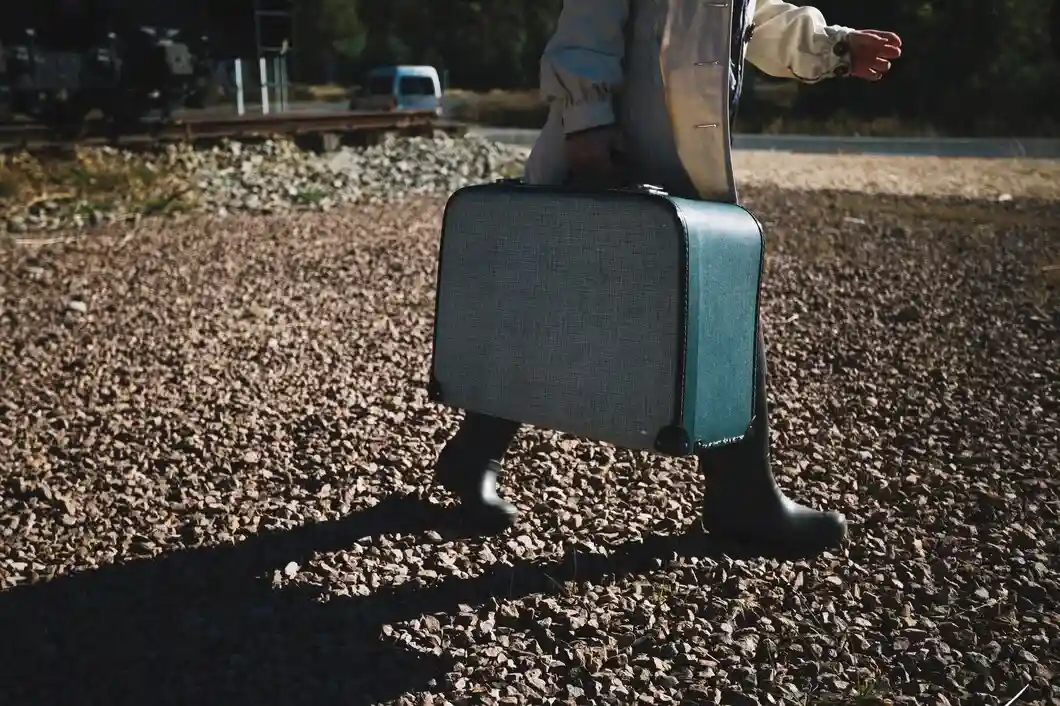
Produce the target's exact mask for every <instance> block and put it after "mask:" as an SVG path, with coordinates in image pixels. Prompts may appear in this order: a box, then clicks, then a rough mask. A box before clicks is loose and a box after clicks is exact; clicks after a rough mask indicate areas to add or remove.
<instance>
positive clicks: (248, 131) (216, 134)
mask: <svg viewBox="0 0 1060 706" xmlns="http://www.w3.org/2000/svg"><path fill="white" fill-rule="evenodd" d="M465 129H466V127H465V126H463V125H461V124H458V123H452V122H448V121H442V120H440V119H439V118H438V116H437V115H435V114H434V112H432V111H400V112H389V111H387V112H370V111H326V112H316V113H308V112H299V113H274V114H270V115H242V116H239V115H221V116H217V115H213V116H194V117H192V116H188V117H185V118H181V119H177V120H170V121H167V122H162V121H154V122H144V123H143V124H141V125H139V126H138V127H137V129H136V130H135V131H128V132H123V133H120V134H117V133H115V131H114V129H113V127H112V126H111V125H110V124H109V123H106V122H104V121H102V120H99V121H88V122H85V123H84V124H83V125H81V126H79V128H78V129H77V130H76V131H69V132H67V133H65V134H64V133H63V132H60V131H58V130H55V129H53V128H50V127H48V126H46V125H41V124H38V123H32V122H25V123H20V122H10V123H0V151H9V150H17V149H43V148H55V147H59V148H62V147H75V146H88V145H112V146H134V145H141V146H142V145H150V144H154V143H165V142H196V141H204V140H217V139H221V138H226V137H227V138H267V137H272V136H278V135H288V136H294V137H301V138H310V139H312V140H313V141H314V142H318V143H319V145H318V148H320V149H330V148H331V147H332V146H334V145H337V144H340V143H341V142H343V141H344V140H347V139H349V138H354V139H359V140H371V139H373V138H377V137H378V136H380V135H382V134H385V133H400V134H406V135H425V134H428V135H429V134H432V133H433V132H434V131H435V130H444V131H446V132H450V133H461V134H462V133H463V132H464V131H465Z"/></svg>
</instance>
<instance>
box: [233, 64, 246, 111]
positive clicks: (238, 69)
mask: <svg viewBox="0 0 1060 706" xmlns="http://www.w3.org/2000/svg"><path fill="white" fill-rule="evenodd" d="M233 63H234V64H235V73H236V114H237V115H243V113H244V112H245V110H246V109H245V107H244V105H243V60H242V59H236V60H235V62H233Z"/></svg>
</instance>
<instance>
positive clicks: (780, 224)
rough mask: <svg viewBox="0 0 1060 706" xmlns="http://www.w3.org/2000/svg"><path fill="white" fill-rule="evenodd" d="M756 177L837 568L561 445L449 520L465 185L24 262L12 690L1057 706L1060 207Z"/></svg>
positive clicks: (654, 477) (9, 311)
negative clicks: (441, 225)
mask: <svg viewBox="0 0 1060 706" xmlns="http://www.w3.org/2000/svg"><path fill="white" fill-rule="evenodd" d="M455 168H456V170H457V171H458V172H459V170H460V167H455ZM439 188H440V187H439ZM743 191H744V196H745V199H746V201H747V204H748V206H750V207H751V208H753V209H754V210H755V211H756V212H757V213H759V214H760V215H761V217H762V219H763V220H764V222H765V223H766V225H767V227H768V232H769V237H770V239H771V240H770V250H769V263H768V271H767V279H766V283H765V293H764V307H765V310H764V320H765V323H766V326H767V329H766V330H767V343H768V345H769V349H770V356H771V382H770V392H771V397H772V402H773V405H774V407H773V428H774V441H775V454H776V458H777V461H778V473H779V475H780V482H781V483H782V484H783V485H784V486H785V487H786V488H788V489H790V490H791V491H792V493H793V494H794V495H796V496H797V497H799V498H800V499H804V500H809V501H812V502H813V503H815V504H818V505H824V506H828V507H832V508H837V509H840V510H841V511H843V512H845V513H846V515H847V516H848V518H849V519H850V520H851V522H852V527H851V538H850V540H849V541H848V542H847V544H846V545H845V546H844V547H843V549H842V551H840V552H837V553H834V554H827V555H824V556H821V557H815V558H812V559H799V558H792V557H754V556H747V555H745V554H744V553H743V552H742V551H741V549H740V548H739V547H737V546H731V545H719V544H713V543H710V542H708V541H706V540H704V539H703V538H702V537H699V536H698V535H697V534H696V533H695V532H694V531H693V532H691V533H688V532H687V531H686V530H688V528H689V527H692V526H694V525H695V521H696V509H697V506H698V502H699V500H700V498H701V494H702V487H701V485H700V480H699V478H698V477H697V474H696V472H695V467H694V465H693V464H692V463H691V462H689V461H685V460H679V461H674V460H663V459H659V458H655V457H651V456H647V455H642V454H634V453H629V452H624V451H618V450H615V449H613V448H610V447H608V446H605V445H600V444H593V443H588V442H584V441H581V440H579V439H574V438H570V437H567V436H564V435H558V434H553V433H549V432H544V431H538V430H533V431H527V432H526V433H525V434H524V435H523V436H521V437H520V440H519V443H518V447H517V448H516V449H515V451H514V453H513V455H512V458H511V461H510V464H509V468H510V472H509V474H508V475H507V476H506V477H505V480H504V486H505V488H506V491H507V493H508V495H509V496H510V497H511V498H512V499H513V500H514V501H516V502H517V503H518V504H519V505H520V506H521V507H522V508H523V509H524V512H525V515H524V517H523V519H522V522H521V524H520V526H519V527H518V528H517V529H516V530H515V531H513V532H511V533H509V534H505V535H501V536H498V537H493V538H489V539H484V540H474V539H467V538H463V537H461V536H460V535H459V534H458V533H456V532H455V531H453V529H452V525H451V524H450V523H449V522H448V519H449V515H448V511H449V510H450V509H451V507H452V500H451V499H450V498H449V497H448V496H447V495H446V494H445V493H443V492H442V491H440V490H439V489H437V488H435V487H434V486H432V485H431V483H430V465H431V462H432V460H433V458H434V456H435V454H436V452H437V450H438V449H439V448H440V446H441V444H442V443H443V442H444V440H445V439H446V438H447V436H448V435H449V434H450V433H451V432H452V431H453V430H454V428H455V424H456V422H457V416H456V415H455V414H453V413H451V412H449V411H447V410H445V409H441V408H438V407H436V406H434V405H432V404H430V403H429V402H428V401H427V399H426V395H425V392H424V384H425V374H426V370H427V364H428V360H427V357H428V353H429V348H428V340H429V336H430V332H431V323H432V302H433V282H434V259H433V258H434V255H435V252H436V247H437V242H436V238H437V226H438V222H439V218H440V214H441V208H442V203H443V202H442V200H441V199H440V198H439V197H438V196H437V195H434V196H431V195H419V196H412V197H409V198H407V199H404V200H403V201H402V202H401V204H400V207H395V206H394V205H393V204H384V203H367V204H365V205H363V206H361V207H359V208H335V209H333V210H330V211H328V212H323V213H319V212H316V213H300V212H296V213H280V214H276V215H272V216H269V217H260V216H255V215H252V214H248V213H233V214H231V215H229V216H227V217H223V218H222V217H219V216H216V215H213V214H206V215H193V216H184V217H182V218H181V219H176V220H172V219H145V220H143V221H142V222H140V223H125V224H117V225H111V226H106V227H102V228H99V229H95V230H93V231H90V232H87V233H83V234H81V235H78V236H77V237H70V238H66V237H63V238H57V239H54V240H50V241H47V242H49V243H50V244H49V245H46V246H41V245H39V244H38V245H36V246H30V245H26V244H11V243H10V242H9V243H8V244H7V245H6V246H5V247H2V248H0V447H2V451H0V532H2V533H3V542H2V543H0V586H2V590H0V694H3V695H4V696H3V699H2V702H3V703H4V704H5V706H6V705H8V704H10V705H12V706H23V705H25V706H29V705H30V704H33V705H37V704H49V705H51V704H79V705H80V704H108V705H113V704H130V705H132V704H137V705H139V704H144V703H153V704H205V705H211V706H212V705H214V704H216V705H217V706H221V705H225V706H228V705H230V704H234V703H260V704H324V703H342V704H365V705H367V704H380V703H385V704H416V705H419V704H441V703H454V704H456V703H491V704H492V703H508V704H522V703H572V704H610V703H613V704H630V703H644V704H666V703H689V704H698V703H722V704H751V703H762V704H776V703H792V704H823V703H834V704H836V703H859V704H883V703H889V702H895V703H898V702H905V703H931V704H1004V703H1006V702H1007V701H1008V700H1009V699H1010V698H1011V697H1013V696H1015V695H1016V694H1017V693H1018V692H1019V691H1020V690H1021V689H1023V688H1024V687H1027V690H1026V691H1024V692H1023V693H1022V695H1021V696H1020V698H1019V700H1018V703H1020V704H1028V703H1038V704H1045V703H1051V704H1060V671H1058V670H1060V647H1058V645H1060V607H1058V606H1060V559H1058V557H1057V552H1056V547H1057V545H1058V541H1060V537H1058V534H1060V533H1058V527H1060V521H1058V518H1060V499H1058V498H1060V494H1058V490H1060V475H1058V473H1060V470H1058V468H1060V406H1058V402H1057V400H1058V398H1060V380H1058V374H1057V370H1056V361H1057V360H1058V359H1060V289H1058V287H1057V282H1055V280H1053V279H1052V277H1053V276H1054V274H1055V272H1053V271H1052V270H1050V269H1049V268H1050V267H1052V266H1054V265H1055V264H1056V263H1058V262H1060V233H1058V226H1057V224H1058V223H1060V202H1057V201H1052V202H1047V201H1033V200H1031V199H1030V198H1029V197H1027V198H1017V199H1014V200H1013V201H1011V202H1006V203H997V202H996V200H994V199H989V200H981V201H973V200H968V199H942V198H928V197H923V196H921V197H916V198H913V197H903V196H894V195H892V196H872V195H865V194H860V193H856V192H849V191H843V192H840V191H817V192H811V191H800V192H796V191H786V190H781V189H778V188H775V187H769V186H762V185H757V186H747V187H745V188H744V190H743Z"/></svg>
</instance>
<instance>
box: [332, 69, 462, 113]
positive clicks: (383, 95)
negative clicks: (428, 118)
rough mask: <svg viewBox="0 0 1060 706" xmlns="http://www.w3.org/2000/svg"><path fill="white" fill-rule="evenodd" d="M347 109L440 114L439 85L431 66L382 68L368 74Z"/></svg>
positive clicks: (436, 72)
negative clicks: (416, 111)
mask: <svg viewBox="0 0 1060 706" xmlns="http://www.w3.org/2000/svg"><path fill="white" fill-rule="evenodd" d="M350 109H351V110H433V111H434V112H435V114H436V115H438V116H439V117H440V116H441V115H442V82H441V79H440V78H439V76H438V70H437V69H435V68H434V67H433V66H383V67H379V68H376V69H373V70H371V71H369V72H368V75H367V76H366V77H365V81H364V84H363V86H362V87H361V90H360V92H359V93H358V94H357V95H355V96H354V97H353V98H352V99H351V100H350Z"/></svg>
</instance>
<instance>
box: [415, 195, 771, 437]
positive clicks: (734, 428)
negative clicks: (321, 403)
mask: <svg viewBox="0 0 1060 706" xmlns="http://www.w3.org/2000/svg"><path fill="white" fill-rule="evenodd" d="M763 245H764V243H763V237H762V230H761V227H760V224H759V222H758V221H757V219H756V218H755V217H754V216H753V215H751V214H750V213H749V212H748V211H746V210H744V209H743V208H741V207H740V206H737V205H734V204H728V203H715V202H708V201H695V200H688V199H679V198H673V197H670V196H668V195H667V194H665V193H663V192H662V191H661V190H658V189H656V188H654V187H640V188H636V189H620V190H619V189H616V190H597V191H592V190H584V189H576V188H571V187H550V186H530V185H527V184H525V183H523V182H521V181H519V180H505V181H502V182H497V183H492V184H483V185H477V186H470V187H466V188H463V189H460V190H458V191H457V192H455V193H454V194H453V195H452V196H451V197H450V199H449V201H448V203H447V204H446V208H445V213H444V216H443V221H442V236H441V245H440V252H439V262H438V282H437V299H436V311H435V327H434V342H433V356H432V361H431V374H430V385H429V393H430V397H431V399H432V400H434V401H436V402H439V403H442V404H445V405H448V406H451V407H455V408H460V409H464V410H469V411H474V412H479V413H483V414H488V415H491V416H495V417H501V418H504V419H510V420H513V421H518V422H522V423H524V424H530V425H533V426H538V427H544V428H549V429H554V430H558V431H562V432H566V433H569V434H573V435H576V436H581V437H585V438H589V439H593V440H597V441H602V442H606V443H610V444H613V445H615V446H619V447H623V448H628V449H635V450H653V451H656V452H660V453H663V454H667V455H674V456H683V455H687V454H689V453H691V452H693V451H694V450H696V448H697V447H699V448H706V447H711V446H717V445H722V444H726V443H731V442H734V441H737V440H739V439H742V438H743V437H744V436H745V434H746V433H747V430H748V428H749V427H750V424H751V419H752V416H753V406H754V405H753V403H754V384H755V382H754V381H755V376H754V365H755V354H756V350H755V346H756V333H757V325H758V294H759V285H760V281H761V274H762V265H763Z"/></svg>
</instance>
